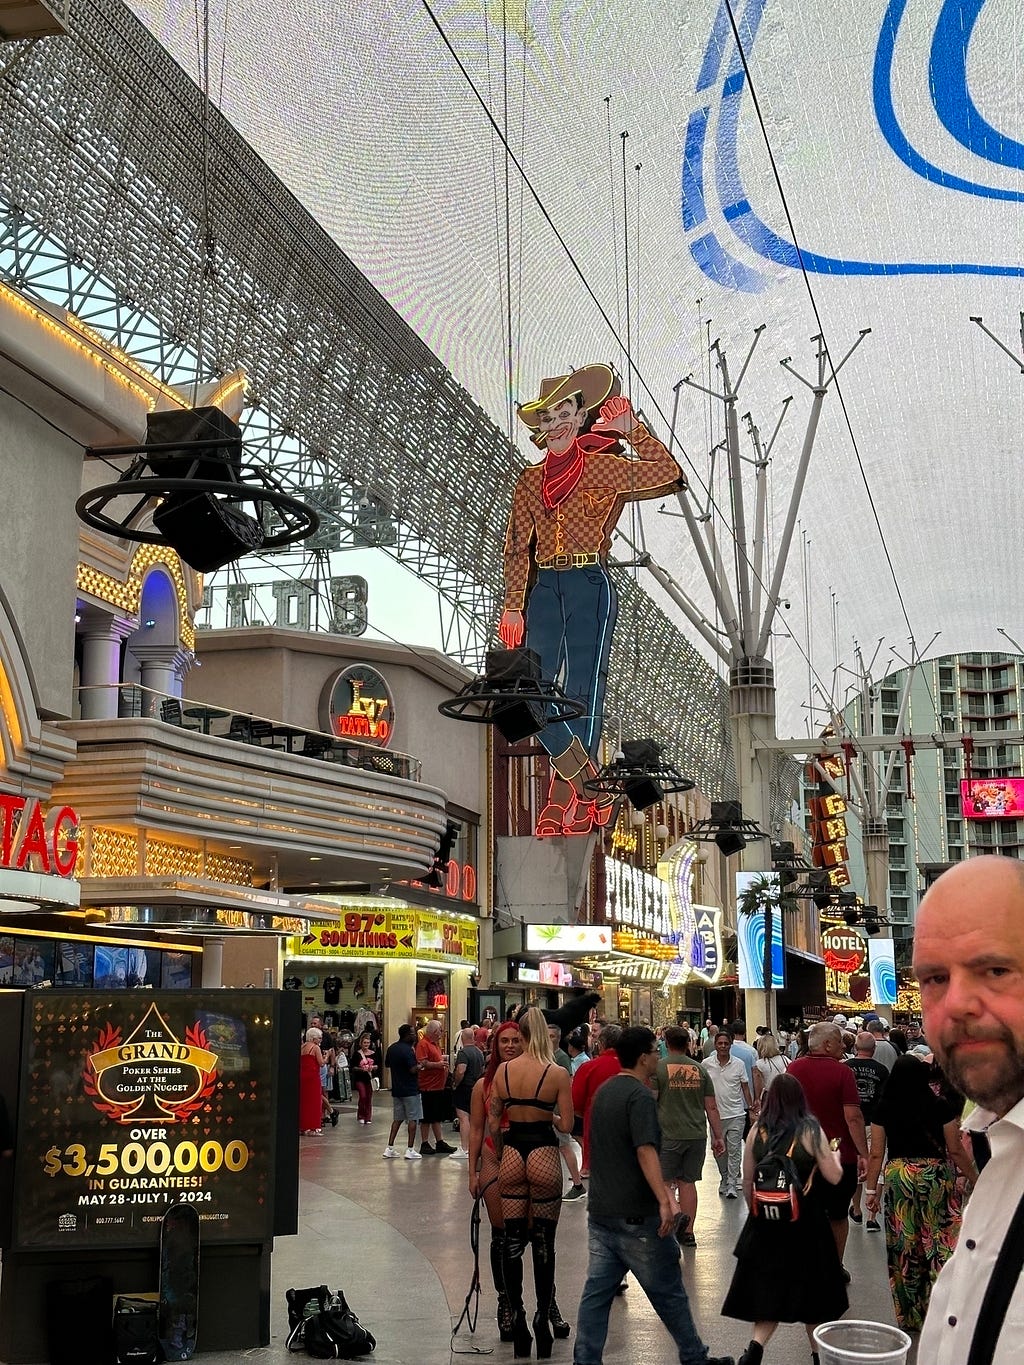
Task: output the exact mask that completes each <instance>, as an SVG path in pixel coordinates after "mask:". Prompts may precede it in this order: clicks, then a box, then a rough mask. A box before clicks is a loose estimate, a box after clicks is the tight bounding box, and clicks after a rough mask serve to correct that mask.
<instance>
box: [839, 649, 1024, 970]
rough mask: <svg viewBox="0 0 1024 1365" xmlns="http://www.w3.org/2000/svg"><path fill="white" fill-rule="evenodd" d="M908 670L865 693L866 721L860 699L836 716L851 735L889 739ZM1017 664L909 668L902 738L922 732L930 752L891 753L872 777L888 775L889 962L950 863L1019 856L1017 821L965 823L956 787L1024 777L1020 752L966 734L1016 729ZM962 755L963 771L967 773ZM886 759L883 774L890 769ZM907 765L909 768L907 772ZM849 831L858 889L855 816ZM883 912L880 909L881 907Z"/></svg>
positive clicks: (1023, 672) (1020, 662)
mask: <svg viewBox="0 0 1024 1365" xmlns="http://www.w3.org/2000/svg"><path fill="white" fill-rule="evenodd" d="M906 677H907V670H906V669H900V670H898V671H896V672H894V673H890V674H889V675H888V676H887V677H885V678H883V679H882V680H881V682H880V683H878V684H876V685H875V687H874V688H873V693H872V697H873V700H872V709H873V713H874V714H873V716H871V717H865V716H863V715H862V714H861V712H862V704H861V701H860V699H859V698H858V699H857V700H856V701H854V702H851V703H850V705H849V706H848V707H847V708H846V710H845V712H844V715H845V717H846V719H847V722H848V724H849V725H850V727H851V729H852V730H853V732H854V734H857V733H865V732H870V733H881V734H890V735H895V734H896V733H897V730H898V727H899V714H900V700H901V698H902V696H903V690H904V686H905V683H906ZM1022 689H1024V658H1022V657H1021V656H1019V655H1014V654H1008V653H996V654H950V655H944V656H942V657H941V658H938V659H932V660H930V661H929V662H927V663H923V664H919V665H918V666H917V667H916V668H915V669H914V676H913V680H912V683H911V687H910V696H909V699H908V702H907V711H906V717H905V721H904V725H903V728H902V731H900V733H904V734H916V735H922V734H928V735H931V736H932V737H933V739H934V747H930V748H924V747H918V748H917V749H916V752H914V753H913V755H912V756H910V757H909V759H908V755H907V753H906V751H904V750H901V749H896V750H895V751H893V752H892V753H890V754H887V755H883V757H882V759H881V761H880V763H879V765H878V766H879V771H880V772H881V774H882V775H883V778H884V777H885V775H886V774H888V784H887V787H886V789H885V798H884V816H885V820H886V824H887V826H888V832H889V886H888V906H887V907H886V908H887V910H888V914H889V918H890V919H891V921H892V926H893V937H894V938H895V939H896V940H897V945H898V946H897V961H899V960H900V958H901V950H900V946H899V944H900V943H901V942H902V944H903V945H904V948H903V953H904V954H905V953H906V952H907V951H908V949H909V943H910V940H911V938H912V936H913V922H914V917H915V915H916V912H917V905H918V902H919V901H920V898H921V896H922V895H923V894H924V892H925V891H926V890H927V888H928V886H929V885H930V884H931V882H932V881H934V879H935V878H936V877H937V876H938V875H939V874H940V873H941V872H942V871H943V870H944V869H945V868H946V867H947V866H948V865H949V864H950V863H955V862H960V861H961V860H962V859H964V858H968V857H972V856H973V855H975V854H978V853H1002V854H1005V855H1007V856H1008V857H1011V858H1019V857H1020V856H1021V852H1022V848H1024V816H1022V817H1021V818H1019V819H1018V818H1013V817H1012V816H1004V817H1001V818H999V819H989V820H972V819H965V818H964V815H963V810H962V806H961V794H960V784H961V781H962V780H963V779H964V778H966V777H967V776H968V775H969V776H970V777H971V778H972V779H977V780H983V779H993V780H998V779H1000V778H1007V777H1020V776H1022V775H1024V768H1022V754H1021V749H1022V745H1021V744H1020V743H1019V742H1018V743H1012V742H1010V741H1009V738H1008V741H1007V742H1006V743H1000V742H998V740H997V741H996V742H995V743H982V744H980V745H978V744H975V741H974V736H976V735H979V734H988V735H992V734H993V732H995V733H998V732H999V731H1006V732H1007V734H1008V736H1010V735H1012V734H1013V733H1014V732H1020V730H1021V728H1022V715H1024V692H1022ZM968 758H969V760H970V767H969V769H968ZM890 762H891V768H890V766H889V764H890ZM908 764H909V768H908ZM848 823H849V827H850V839H849V852H850V874H851V878H852V882H853V886H854V887H855V888H857V889H858V890H861V891H864V890H865V889H866V874H865V867H864V857H863V847H862V840H861V826H860V821H859V819H858V818H857V814H856V812H854V811H851V812H850V815H849V817H848ZM879 908H882V907H879Z"/></svg>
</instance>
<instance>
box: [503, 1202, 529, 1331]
mask: <svg viewBox="0 0 1024 1365" xmlns="http://www.w3.org/2000/svg"><path fill="white" fill-rule="evenodd" d="M529 1236H530V1225H529V1223H528V1222H527V1221H526V1219H525V1218H506V1219H505V1245H504V1247H503V1248H502V1257H501V1270H502V1275H503V1277H504V1280H505V1294H506V1297H507V1298H508V1302H509V1307H510V1308H511V1310H512V1314H513V1326H512V1340H513V1341H514V1342H515V1355H516V1357H517V1358H519V1357H522V1356H529V1354H530V1349H531V1347H532V1346H533V1338H532V1337H531V1336H530V1329H529V1327H528V1326H527V1324H526V1310H525V1308H524V1307H523V1256H524V1254H525V1252H526V1243H527V1241H528V1239H529Z"/></svg>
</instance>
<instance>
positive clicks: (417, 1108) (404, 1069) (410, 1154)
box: [381, 1024, 423, 1161]
mask: <svg viewBox="0 0 1024 1365" xmlns="http://www.w3.org/2000/svg"><path fill="white" fill-rule="evenodd" d="M415 1037H416V1030H415V1029H414V1028H413V1026H412V1024H403V1025H402V1027H401V1028H400V1029H399V1030H398V1041H397V1042H395V1043H392V1044H391V1046H390V1047H389V1048H388V1050H387V1054H386V1056H385V1058H384V1066H385V1068H386V1069H387V1070H388V1071H389V1072H390V1073H391V1132H390V1133H389V1134H388V1145H387V1146H386V1147H385V1148H384V1151H383V1152H382V1153H381V1155H382V1156H384V1157H393V1156H395V1155H397V1153H396V1152H395V1138H396V1137H397V1136H398V1130H399V1128H401V1126H402V1123H403V1122H405V1123H408V1125H409V1145H408V1146H407V1147H406V1149H405V1156H406V1160H407V1161H418V1160H419V1156H420V1154H419V1152H417V1150H416V1125H417V1123H419V1122H420V1120H421V1119H422V1118H423V1101H422V1100H421V1099H420V1082H419V1069H420V1066H419V1062H418V1061H417V1060H416V1049H415V1048H414V1047H413V1040H414V1039H415Z"/></svg>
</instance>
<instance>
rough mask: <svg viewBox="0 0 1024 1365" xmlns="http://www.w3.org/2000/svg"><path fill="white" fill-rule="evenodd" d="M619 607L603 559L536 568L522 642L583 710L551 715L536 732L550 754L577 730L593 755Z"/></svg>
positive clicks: (549, 677)
mask: <svg viewBox="0 0 1024 1365" xmlns="http://www.w3.org/2000/svg"><path fill="white" fill-rule="evenodd" d="M618 612H619V599H618V594H617V593H616V591H615V585H614V584H613V583H612V580H611V577H610V576H609V573H608V570H607V569H606V568H605V567H604V565H603V564H588V565H586V566H585V567H583V568H579V569H538V570H537V581H536V583H535V584H534V585H533V589H532V591H531V592H530V597H529V600H528V601H527V604H526V644H527V646H528V647H529V648H530V649H533V650H536V652H537V654H539V655H540V671H541V676H542V677H543V678H545V679H546V680H548V681H554V682H557V683H558V684H559V686H560V687H561V688H562V690H563V691H564V692H565V694H566V696H567V697H571V698H572V699H573V701H579V702H582V703H583V707H584V712H583V715H582V716H577V717H576V718H575V719H574V720H559V721H555V722H554V723H553V724H551V725H547V726H545V728H544V729H543V730H542V731H541V732H540V734H539V735H538V736H537V738H538V739H539V740H540V742H541V744H542V745H543V746H544V748H545V749H546V750H547V751H548V753H549V754H552V755H554V756H556V757H557V755H558V754H564V753H565V751H566V749H568V748H569V746H570V744H571V743H572V741H573V738H574V737H576V736H578V737H579V741H580V743H581V744H582V745H583V747H584V749H586V751H587V753H588V754H589V755H590V757H591V758H595V757H596V756H597V746H598V744H599V743H600V741H601V726H602V722H603V719H604V692H605V684H606V682H607V680H608V656H609V654H610V653H611V647H612V632H613V631H614V629H615V618H616V616H617V615H618Z"/></svg>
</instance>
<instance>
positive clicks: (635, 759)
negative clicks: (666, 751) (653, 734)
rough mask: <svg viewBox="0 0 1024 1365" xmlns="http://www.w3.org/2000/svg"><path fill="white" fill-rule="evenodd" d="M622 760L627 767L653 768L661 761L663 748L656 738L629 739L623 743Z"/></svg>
mask: <svg viewBox="0 0 1024 1365" xmlns="http://www.w3.org/2000/svg"><path fill="white" fill-rule="evenodd" d="M622 761H623V763H624V764H625V766H626V767H627V768H651V767H653V766H654V765H655V764H656V763H660V762H661V748H660V746H659V745H658V742H657V740H654V739H627V740H624V741H623V745H622Z"/></svg>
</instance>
